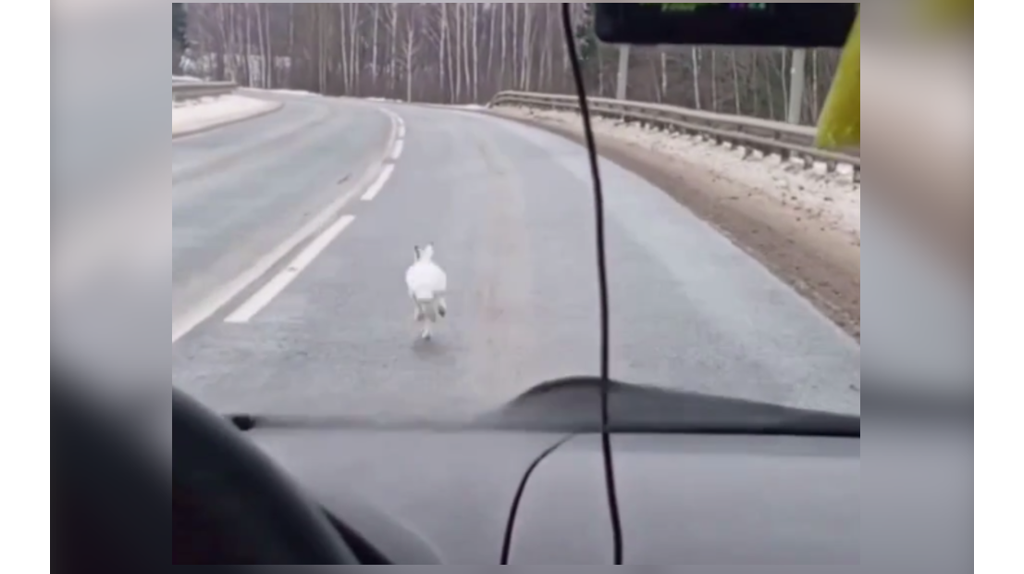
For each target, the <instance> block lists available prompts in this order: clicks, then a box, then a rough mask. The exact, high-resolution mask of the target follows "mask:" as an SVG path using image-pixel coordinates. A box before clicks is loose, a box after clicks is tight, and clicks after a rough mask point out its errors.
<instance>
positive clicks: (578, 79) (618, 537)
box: [562, 2, 623, 566]
mask: <svg viewBox="0 0 1024 574" xmlns="http://www.w3.org/2000/svg"><path fill="white" fill-rule="evenodd" d="M562 28H563V31H564V32H565V43H566V49H567V50H568V51H569V61H570V63H571V64H572V75H573V78H574V79H575V83H576V94H577V95H578V96H579V102H580V115H581V116H582V117H583V134H584V136H585V138H586V142H587V154H588V156H589V157H590V175H591V177H592V178H593V182H594V210H595V216H596V223H597V274H598V290H599V293H600V300H601V381H602V383H603V384H602V386H601V429H602V430H601V448H602V451H603V453H604V475H605V488H606V490H607V492H608V511H609V514H610V515H611V523H612V539H613V543H614V552H615V562H614V564H615V565H616V566H621V565H622V556H623V552H622V521H621V518H620V517H619V501H618V494H617V491H616V488H615V464H614V462H613V460H612V437H611V433H610V431H609V418H610V417H609V412H608V399H609V386H610V381H611V373H610V371H611V367H610V365H611V348H610V344H609V319H608V261H607V255H606V253H605V239H604V190H603V189H602V186H601V169H600V162H599V160H598V154H597V143H596V142H595V140H594V128H593V126H592V125H591V121H590V105H589V102H588V100H587V88H586V85H585V84H584V82H583V69H582V65H581V63H580V58H579V54H578V53H577V50H576V38H575V34H574V32H575V30H574V29H573V25H572V3H570V2H563V3H562Z"/></svg>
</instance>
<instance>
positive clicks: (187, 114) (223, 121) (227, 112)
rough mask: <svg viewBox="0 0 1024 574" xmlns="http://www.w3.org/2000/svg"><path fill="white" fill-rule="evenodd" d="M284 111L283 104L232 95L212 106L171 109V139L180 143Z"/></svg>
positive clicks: (197, 105)
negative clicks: (180, 139) (192, 137)
mask: <svg viewBox="0 0 1024 574" xmlns="http://www.w3.org/2000/svg"><path fill="white" fill-rule="evenodd" d="M283 107H284V102H283V101H271V100H261V99H257V98H250V97H246V96H237V95H228V96H221V97H219V98H215V99H213V100H212V101H210V102H202V103H196V104H192V105H188V104H186V105H182V106H177V107H172V108H171V139H172V140H173V139H178V138H182V137H185V136H191V135H196V134H200V133H203V132H207V131H210V130H215V129H218V128H222V127H226V126H229V125H232V124H236V123H239V122H243V121H246V120H252V119H256V118H260V117H263V116H265V115H268V114H271V113H274V112H276V111H278V110H280V109H281V108H283Z"/></svg>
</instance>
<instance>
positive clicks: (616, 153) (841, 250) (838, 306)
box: [488, 110, 860, 341]
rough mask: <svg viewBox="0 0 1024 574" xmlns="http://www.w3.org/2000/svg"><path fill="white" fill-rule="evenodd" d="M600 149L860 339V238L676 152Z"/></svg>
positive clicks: (616, 145) (549, 127) (560, 131)
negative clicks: (678, 203) (715, 230)
mask: <svg viewBox="0 0 1024 574" xmlns="http://www.w3.org/2000/svg"><path fill="white" fill-rule="evenodd" d="M488 113H490V114H492V115H495V116H498V117H502V118H506V119H510V120H514V121H517V122H519V123H522V124H525V125H529V126H532V127H536V128H540V129H543V130H545V131H548V132H550V133H553V134H556V135H560V136H562V137H565V138H568V139H570V140H572V141H575V142H577V143H580V144H582V143H583V137H582V134H581V131H580V130H579V129H577V128H572V127H568V126H565V125H559V124H552V123H549V122H545V121H541V120H538V119H535V118H529V117H523V116H521V115H515V114H508V113H503V112H502V111H501V110H490V111H489V112H488ZM598 151H599V153H600V154H601V156H602V157H604V158H606V159H608V160H610V161H612V162H614V163H616V164H618V165H619V166H621V167H623V168H625V169H627V170H629V171H631V172H633V173H636V174H637V175H639V176H641V177H643V178H644V179H645V180H647V181H649V182H650V183H651V184H653V185H655V186H656V187H658V188H660V189H662V190H663V191H665V192H666V193H668V194H669V195H670V196H671V197H673V198H674V199H676V200H677V201H679V202H680V203H681V204H683V205H684V206H686V207H687V208H688V209H690V210H691V211H692V212H693V213H694V214H696V215H697V216H698V217H700V218H701V219H703V220H704V221H706V222H708V223H709V224H711V225H713V226H714V227H715V228H716V229H718V230H719V231H720V232H721V233H722V234H723V235H724V236H726V237H727V238H729V239H730V240H731V241H732V242H733V243H734V244H736V245H737V246H739V247H740V248H742V249H743V250H744V251H746V252H747V253H749V254H750V255H751V256H753V257H754V258H756V259H757V260H758V261H759V262H760V263H761V264H762V265H764V266H765V267H767V268H768V269H769V270H770V271H771V272H772V273H773V274H775V275H776V276H777V277H779V278H780V279H782V280H783V281H785V282H786V283H787V284H789V285H791V286H792V287H793V288H794V289H796V290H797V291H798V292H799V293H800V294H801V295H802V296H804V297H805V298H806V299H808V300H809V301H810V302H811V303H812V304H814V306H815V307H817V308H818V309H819V310H820V311H821V312H822V313H824V314H825V315H826V316H827V317H829V319H831V320H832V321H833V322H834V323H835V324H837V325H838V326H839V327H840V328H842V329H843V330H844V331H846V332H847V333H849V334H850V335H851V336H852V337H854V338H856V339H857V340H858V341H859V340H860V242H859V240H857V241H855V242H854V241H851V240H850V238H849V237H848V236H844V235H843V234H841V233H839V232H837V231H835V230H833V229H830V228H828V227H827V226H822V225H820V224H819V223H818V222H816V221H815V220H814V219H813V218H807V217H806V214H803V213H800V212H799V211H797V210H795V209H793V207H792V206H788V205H786V204H784V203H782V202H779V201H777V200H775V199H774V198H771V197H768V196H766V195H765V194H763V193H760V192H758V190H756V189H753V188H751V187H749V186H746V185H744V184H742V183H739V182H735V181H726V180H725V179H724V178H722V177H720V176H718V175H716V174H714V173H712V172H711V171H710V170H706V169H704V168H702V167H701V166H699V165H695V164H693V163H691V162H688V161H686V160H685V159H682V158H680V157H678V156H674V155H668V154H666V153H664V152H661V151H657V150H652V149H648V148H645V147H641V146H639V145H636V144H634V143H631V142H626V141H621V140H617V139H614V138H602V139H600V141H599V144H598Z"/></svg>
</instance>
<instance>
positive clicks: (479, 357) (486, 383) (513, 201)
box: [464, 136, 537, 402]
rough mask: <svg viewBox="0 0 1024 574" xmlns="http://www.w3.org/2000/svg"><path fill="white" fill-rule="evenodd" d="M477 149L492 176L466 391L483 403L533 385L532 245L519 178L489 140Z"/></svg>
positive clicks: (482, 225) (486, 191)
mask: <svg viewBox="0 0 1024 574" xmlns="http://www.w3.org/2000/svg"><path fill="white" fill-rule="evenodd" d="M478 138H479V139H478V140H477V147H478V149H479V151H480V154H481V155H482V156H483V159H484V163H485V164H486V166H487V168H488V173H489V175H490V177H489V178H488V182H489V185H487V186H486V187H485V188H483V189H482V190H481V193H482V194H483V197H482V198H481V201H482V203H483V206H482V207H483V213H482V217H481V219H480V221H479V229H480V232H479V242H478V243H477V245H476V246H475V257H476V261H475V265H474V270H475V273H474V274H475V277H474V279H475V280H474V281H473V282H472V285H473V291H472V292H471V293H470V294H469V302H470V305H471V309H472V311H471V315H472V320H473V325H472V331H471V333H472V335H473V336H472V338H471V341H472V342H471V343H470V348H471V354H470V356H471V358H470V362H469V368H468V369H467V372H466V376H467V380H466V381H465V382H466V384H465V385H464V386H465V387H466V388H467V390H471V391H472V392H473V393H474V394H476V395H479V396H480V398H481V399H483V400H484V401H488V402H491V401H502V402H504V401H507V400H509V399H511V398H513V397H514V396H516V395H518V394H519V393H521V392H523V391H524V390H525V389H527V388H529V386H531V385H532V384H534V383H536V382H537V381H534V380H533V379H532V376H533V374H534V373H535V372H536V370H537V369H536V366H535V358H536V353H535V348H534V344H535V341H536V336H535V333H534V329H535V328H536V327H537V321H536V305H535V302H534V300H533V277H532V266H531V258H530V257H531V253H532V251H531V245H530V238H529V235H528V233H527V226H526V204H525V198H524V195H523V193H524V190H523V182H522V180H520V179H519V177H518V176H517V175H516V174H515V170H514V169H513V168H512V166H511V163H510V162H509V161H508V160H507V159H505V158H504V157H503V156H502V155H501V153H500V152H498V151H497V150H496V148H495V147H494V146H493V145H492V144H491V142H490V141H488V140H487V139H483V138H481V137H480V136H478Z"/></svg>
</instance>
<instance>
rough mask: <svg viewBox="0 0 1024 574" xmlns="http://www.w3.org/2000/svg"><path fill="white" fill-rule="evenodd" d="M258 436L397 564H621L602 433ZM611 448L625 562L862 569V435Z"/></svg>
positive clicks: (710, 439) (618, 441)
mask: <svg viewBox="0 0 1024 574" xmlns="http://www.w3.org/2000/svg"><path fill="white" fill-rule="evenodd" d="M247 436H248V437H249V438H251V439H252V440H254V441H255V442H256V444H257V445H258V446H259V447H260V448H261V449H262V450H264V451H265V452H266V453H268V454H269V455H270V456H271V458H273V459H275V460H276V461H277V462H278V463H279V464H280V465H281V466H282V467H283V468H284V469H286V470H287V471H288V472H289V473H290V474H291V475H292V476H293V477H295V478H296V479H297V481H298V482H299V483H300V484H302V485H303V486H304V487H305V488H306V489H307V492H308V493H309V494H310V495H311V496H312V497H313V498H315V499H316V500H317V501H319V502H320V504H321V505H322V506H323V508H324V509H325V511H327V512H328V513H329V514H330V515H332V516H333V517H334V519H335V521H336V522H337V523H338V524H343V525H344V526H345V528H346V529H347V530H348V531H349V532H348V535H347V536H348V537H349V538H350V542H351V537H352V535H353V534H355V535H357V536H358V538H359V539H360V542H361V544H356V545H354V546H357V547H359V546H362V545H365V547H366V550H365V551H369V552H371V553H377V554H378V555H379V556H382V557H385V558H386V559H387V561H388V562H390V563H392V564H415V565H431V564H459V565H489V564H500V563H501V562H502V560H503V559H506V560H507V562H508V564H513V565H611V564H613V554H612V548H613V544H612V542H613V538H612V528H611V519H610V516H609V511H608V497H607V492H606V490H605V483H604V468H603V464H602V454H601V443H600V435H598V434H568V433H559V432H512V431H475V430H474V431H460V432H455V431H451V432H445V431H422V432H421V431H409V430H401V431H397V430H396V431H382V430H372V431H370V430H367V431H360V430H352V429H347V430H331V429H324V428H316V429H302V428H299V429H254V430H251V431H250V432H249V433H247ZM612 446H613V450H614V461H615V466H614V468H615V473H616V481H617V489H616V490H617V493H618V502H619V507H620V512H621V521H622V526H623V546H624V559H625V564H627V565H641V564H642V565H654V564H660V565H668V564H672V565H681V564H690V565H696V564H700V565H722V564H728V565H737V564H758V565H794V564H814V565H856V564H858V562H859V560H860V539H861V523H860V441H859V440H858V439H854V438H841V437H787V436H743V435H731V436H726V435H719V436H715V435H680V434H641V433H630V434H621V435H616V436H614V437H613V442H612ZM363 543H364V544H363Z"/></svg>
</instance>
